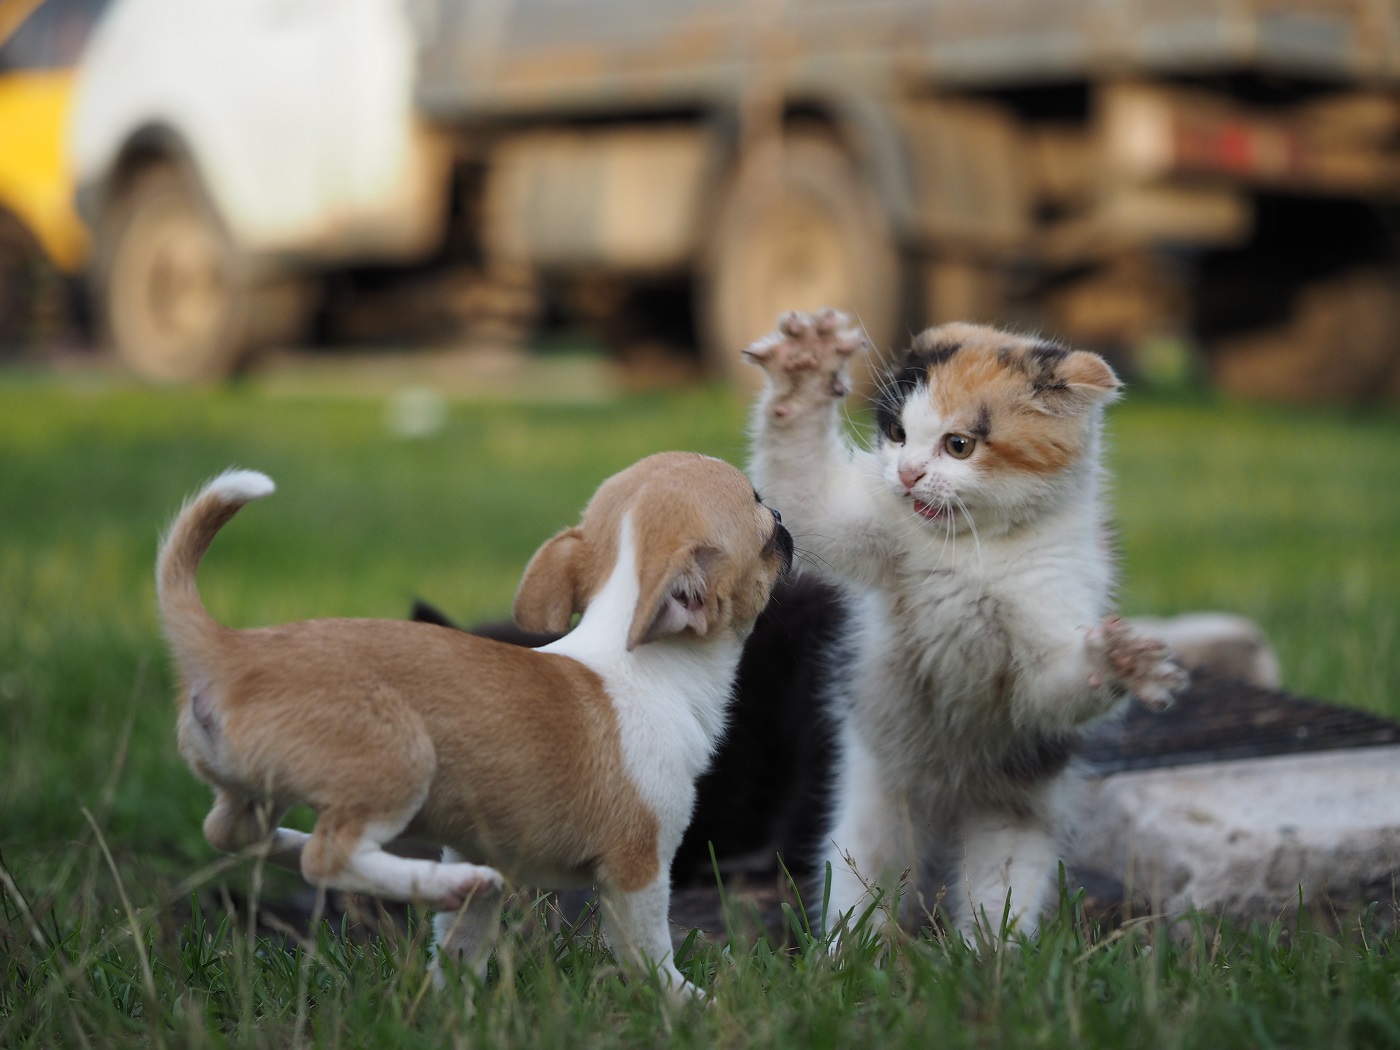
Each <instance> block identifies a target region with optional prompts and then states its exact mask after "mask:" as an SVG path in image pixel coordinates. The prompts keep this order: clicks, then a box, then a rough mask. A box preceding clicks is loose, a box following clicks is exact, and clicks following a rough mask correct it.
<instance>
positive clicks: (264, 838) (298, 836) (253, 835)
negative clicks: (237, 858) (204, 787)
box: [204, 788, 309, 871]
mask: <svg viewBox="0 0 1400 1050" xmlns="http://www.w3.org/2000/svg"><path fill="white" fill-rule="evenodd" d="M284 813H285V808H284V807H279V806H276V805H275V804H273V803H269V802H266V801H258V800H256V799H253V798H249V797H248V796H247V795H243V794H240V793H238V792H236V791H231V790H229V789H228V788H219V789H218V791H217V792H216V794H215V795H214V805H213V807H212V808H211V809H210V810H209V815H208V816H207V817H205V818H204V837H205V839H206V840H208V842H209V845H211V846H213V847H214V848H215V849H216V850H219V851H221V852H223V853H237V852H239V851H240V850H243V849H247V848H248V847H249V846H253V845H256V844H258V843H264V844H265V845H266V853H265V854H264V856H265V858H266V859H267V860H268V861H270V862H271V863H273V864H276V865H277V866H278V867H282V868H288V869H290V870H292V871H300V870H301V851H302V847H303V846H304V845H305V843H306V840H307V838H308V837H309V836H308V835H306V833H305V832H301V831H293V830H292V829H291V828H279V827H278V826H277V822H278V821H279V820H281V819H282V816H283V815H284Z"/></svg>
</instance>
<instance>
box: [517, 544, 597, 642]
mask: <svg viewBox="0 0 1400 1050" xmlns="http://www.w3.org/2000/svg"><path fill="white" fill-rule="evenodd" d="M582 554H583V533H582V532H581V531H580V530H579V529H578V528H576V527H575V528H567V529H565V530H564V531H563V532H560V533H559V534H557V535H556V536H554V537H553V538H552V539H549V540H546V541H545V543H544V545H543V546H542V547H540V549H539V550H537V551H535V556H534V557H533V558H531V559H530V564H529V565H527V566H525V575H523V576H522V577H521V578H520V587H519V588H518V589H517V590H516V592H515V605H514V608H513V609H512V612H513V614H514V616H515V622H516V623H517V624H519V625H520V626H521V627H523V628H525V629H526V630H527V631H546V632H550V633H553V634H563V633H564V632H565V631H567V630H568V629H569V621H570V620H571V619H572V618H573V615H574V613H576V612H580V611H581V606H582V600H581V599H582V595H581V594H580V593H579V592H580V588H581V582H582V581H581V579H580V559H581V557H582Z"/></svg>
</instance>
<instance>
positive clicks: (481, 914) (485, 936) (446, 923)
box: [432, 849, 505, 988]
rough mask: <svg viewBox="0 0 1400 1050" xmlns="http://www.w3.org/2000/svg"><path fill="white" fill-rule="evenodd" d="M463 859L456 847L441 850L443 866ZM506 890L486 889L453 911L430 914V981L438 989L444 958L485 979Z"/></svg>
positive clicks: (480, 978) (440, 982) (479, 979)
mask: <svg viewBox="0 0 1400 1050" xmlns="http://www.w3.org/2000/svg"><path fill="white" fill-rule="evenodd" d="M465 861H466V858H465V857H463V856H462V855H461V854H460V853H458V852H457V851H456V850H452V849H444V850H443V851H442V862H443V864H445V865H453V864H461V863H463V862H465ZM504 902H505V891H504V890H502V889H499V888H498V889H488V890H486V891H483V892H482V893H480V894H479V895H477V896H476V897H473V898H471V899H469V900H467V901H466V902H465V903H464V904H463V906H462V907H460V908H458V909H457V910H456V911H440V912H438V913H437V914H436V915H434V916H433V963H432V974H433V983H434V984H435V985H436V986H437V987H438V988H441V987H443V986H444V984H445V983H446V977H445V975H444V973H443V964H444V960H453V961H456V962H459V963H460V964H461V965H462V966H463V967H464V968H466V969H469V970H471V971H472V972H473V973H474V974H476V978H477V980H478V981H484V980H485V979H486V964H487V963H488V962H489V961H490V958H491V949H492V948H494V947H495V944H496V938H497V936H498V935H499V932H500V925H501V908H502V905H503V904H504Z"/></svg>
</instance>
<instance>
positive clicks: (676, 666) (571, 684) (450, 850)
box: [156, 452, 792, 994]
mask: <svg viewBox="0 0 1400 1050" xmlns="http://www.w3.org/2000/svg"><path fill="white" fill-rule="evenodd" d="M272 491H273V484H272V481H271V480H270V479H269V478H267V477H266V476H265V475H263V474H259V473H256V472H253V471H230V472H228V473H225V474H223V475H221V476H220V477H217V478H215V479H214V480H213V481H211V482H210V483H209V484H208V485H207V486H206V487H205V488H204V489H203V490H202V491H200V492H199V493H198V494H197V495H196V496H194V497H193V498H192V499H190V501H189V502H188V503H186V505H185V507H184V509H182V510H181V511H180V513H179V515H178V516H177V517H176V519H175V522H174V524H173V525H172V526H171V529H170V532H169V534H168V535H167V537H166V539H165V541H164V543H163V544H162V546H161V550H160V554H159V557H158V559H157V562H156V584H157V595H158V598H159V602H160V611H161V617H162V619H163V621H164V626H165V633H166V636H167V638H168V639H169V642H170V647H171V650H172V652H173V654H174V659H175V663H176V665H177V669H178V672H179V676H180V679H181V693H180V714H179V743H180V751H181V753H182V754H183V755H184V757H185V759H186V760H187V761H188V762H189V764H190V766H191V768H192V769H193V770H194V772H195V773H196V774H197V775H198V776H199V777H201V778H202V779H203V780H205V781H207V782H208V783H209V784H210V785H212V786H213V787H214V789H215V799H214V805H213V808H212V809H211V811H210V813H209V815H208V817H207V818H206V819H205V822H204V833H205V836H206V837H207V838H208V840H209V842H210V844H211V845H213V846H214V847H215V848H217V849H221V850H229V851H232V850H239V849H242V848H245V847H248V846H252V845H256V844H264V845H265V848H266V849H267V851H268V856H269V857H270V858H271V859H273V860H275V861H276V862H278V863H281V864H285V865H288V866H292V867H299V869H300V871H301V872H302V874H303V876H304V877H305V878H306V879H307V880H308V881H309V882H311V883H313V884H316V885H320V886H326V887H335V888H339V889H345V890H351V891H355V892H362V893H370V894H375V895H378V896H382V897H386V898H391V899H395V900H401V901H420V902H422V903H424V904H427V905H430V906H432V907H434V908H436V909H438V910H439V912H440V914H439V916H438V918H437V922H436V926H437V931H438V945H437V947H438V952H439V955H440V956H441V955H442V954H444V953H446V954H449V955H453V956H456V957H459V958H462V959H464V960H465V961H466V962H468V963H469V964H470V965H472V966H475V967H476V968H477V970H478V972H483V973H484V969H485V964H486V957H487V955H488V954H489V949H490V946H491V943H492V941H493V940H494V935H495V931H496V928H497V925H498V922H499V917H500V906H501V901H502V895H503V892H504V885H505V883H506V882H507V881H509V882H514V883H519V884H524V885H529V886H540V887H551V888H567V887H578V886H590V885H596V886H597V887H598V890H599V896H600V899H601V902H602V906H603V914H604V923H605V928H606V930H607V933H608V937H609V940H610V943H611V944H612V945H613V947H614V949H615V950H616V951H617V952H618V953H619V954H620V955H621V956H622V957H623V958H625V959H627V960H628V961H630V962H632V963H634V964H636V965H638V966H648V965H651V966H656V967H657V968H658V970H659V972H660V973H661V974H662V975H663V980H666V981H668V982H669V983H670V985H671V986H672V987H673V988H674V989H675V990H677V991H679V992H683V993H691V994H699V993H698V992H697V991H696V990H695V989H694V988H693V987H692V986H690V985H689V984H688V983H687V982H686V981H685V980H684V978H682V977H681V975H680V973H679V971H677V969H676V968H675V965H674V963H673V961H672V959H671V939H670V930H669V924H668V919H667V912H668V908H669V899H670V882H669V871H670V865H671V858H672V855H673V854H674V853H675V850H676V847H677V846H678V845H679V843H680V841H681V835H682V833H683V832H684V831H685V828H686V825H687V824H688V823H689V821H690V816H691V808H692V805H693V803H694V798H695V780H696V778H697V777H698V776H699V775H700V773H701V772H703V771H704V769H705V767H706V765H707V764H708V762H709V760H710V756H711V753H712V751H713V749H714V747H715V745H716V742H717V741H718V738H719V736H720V734H721V732H722V730H723V727H724V722H725V713H726V708H727V706H728V704H729V700H730V691H731V686H732V682H733V678H734V673H735V670H736V667H737V665H738V661H739V656H740V653H741V650H742V648H743V644H744V640H745V638H746V637H747V636H748V634H749V631H750V630H751V628H752V627H753V623H754V620H755V618H756V617H757V616H758V614H759V612H760V611H761V610H762V609H763V607H764V605H765V603H766V602H767V601H768V598H769V594H770V592H771V590H772V588H773V585H774V583H775V582H776V581H777V579H778V577H779V576H780V575H781V574H782V573H784V572H785V571H786V570H787V569H788V567H789V566H790V564H791V561H792V539H791V537H790V536H789V535H788V533H787V530H786V529H784V528H783V526H782V524H781V523H780V521H779V519H778V516H777V514H776V513H774V512H773V511H771V510H769V509H768V508H767V507H765V506H763V504H762V503H761V502H760V501H759V499H758V496H757V494H756V493H755V492H754V490H753V487H752V486H751V485H750V484H749V482H748V480H747V479H746V478H745V476H744V475H743V473H741V472H740V471H739V470H737V469H735V468H734V467H732V466H730V465H728V464H726V463H723V462H721V461H720V460H716V459H711V458H709V457H706V456H700V455H696V454H692V453H682V452H668V453H660V454H658V455H655V456H650V457H648V458H647V459H644V460H642V461H641V462H640V463H637V464H635V465H634V466H632V467H630V468H629V469H627V470H625V471H623V472H622V473H620V474H617V475H615V476H614V477H612V478H610V479H608V480H607V481H606V482H604V484H603V485H602V487H601V488H599V490H598V492H597V494H596V495H595V496H594V497H593V499H592V500H591V501H590V502H589V504H588V506H587V508H586V509H585V511H584V514H583V517H582V520H581V522H580V524H579V525H577V526H576V527H572V528H568V529H565V530H564V531H563V532H561V533H559V534H558V535H557V536H555V537H553V538H552V539H551V540H549V541H548V542H546V543H545V544H544V546H542V547H541V548H540V549H539V551H538V552H537V553H536V554H535V556H534V558H533V559H532V560H531V561H530V564H529V566H528V567H527V568H526V570H525V575H524V577H523V578H522V580H521V583H520V589H519V591H518V593H517V595H516V600H515V613H516V618H517V620H518V621H519V622H520V624H521V625H522V626H524V627H527V628H530V629H534V630H540V631H555V632H559V631H565V630H568V628H569V625H570V623H571V622H572V620H573V617H574V615H575V614H577V613H582V618H581V619H580V620H579V621H578V624H577V626H576V627H574V629H573V630H572V631H571V632H570V633H568V634H567V635H565V637H564V638H562V639H561V640H560V641H558V642H556V643H555V644H553V645H550V646H547V647H546V648H544V649H540V650H527V649H520V648H516V647H514V646H510V645H505V644H502V643H498V642H493V641H489V640H486V639H482V638H477V637H474V636H472V635H467V634H463V633H461V632H459V631H453V630H449V629H446V628H443V627H437V626H433V625H430V624H421V623H404V622H399V621H394V620H343V619H331V620H309V621H305V622H301V623H292V624H286V625H282V626H277V627H261V628H253V629H249V630H233V629H230V628H228V627H225V626H223V625H222V624H220V623H218V622H217V621H215V620H214V619H213V617H212V616H211V615H210V614H209V613H208V612H207V611H206V609H205V608H204V605H203V603H202V602H201V601H200V598H199V593H198V591H197V589H196V586H195V571H196V568H197V567H198V565H199V561H200V559H201V558H202V556H203V555H204V552H205V551H206V550H207V549H208V547H209V544H210V543H211V542H212V541H213V538H214V535H215V534H216V533H217V532H218V530H219V529H220V528H221V527H222V526H223V525H224V524H225V523H226V522H227V521H228V520H229V519H230V518H231V517H232V516H233V515H234V514H235V513H236V512H237V510H238V509H239V508H240V507H241V506H243V505H244V504H245V503H247V502H249V501H250V500H254V499H257V498H259V497H261V496H266V495H268V494H269V493H271V492H272ZM294 805H307V806H310V807H312V808H313V809H314V810H316V813H317V820H316V826H315V830H314V831H313V832H311V833H310V834H309V835H308V834H305V833H303V832H298V831H293V830H290V829H286V828H278V827H277V822H278V821H279V820H280V818H281V816H282V815H283V814H284V813H285V812H286V810H287V809H288V808H290V807H291V806H294ZM397 838H406V839H413V840H417V841H426V842H431V843H434V844H439V845H442V846H443V847H445V848H444V852H443V860H442V862H441V863H439V862H436V861H430V860H417V859H409V858H405V857H399V856H395V855H393V854H391V853H389V852H387V851H386V850H385V849H384V845H385V844H386V843H388V842H391V841H392V840H394V839H397Z"/></svg>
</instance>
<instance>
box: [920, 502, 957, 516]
mask: <svg viewBox="0 0 1400 1050" xmlns="http://www.w3.org/2000/svg"><path fill="white" fill-rule="evenodd" d="M914 513H915V514H918V515H919V516H920V517H924V518H928V520H929V521H944V520H946V519H947V518H951V517H952V516H953V508H952V507H943V506H938V505H935V504H933V503H925V502H924V501H923V500H921V499H916V500H915V501H914Z"/></svg>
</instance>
